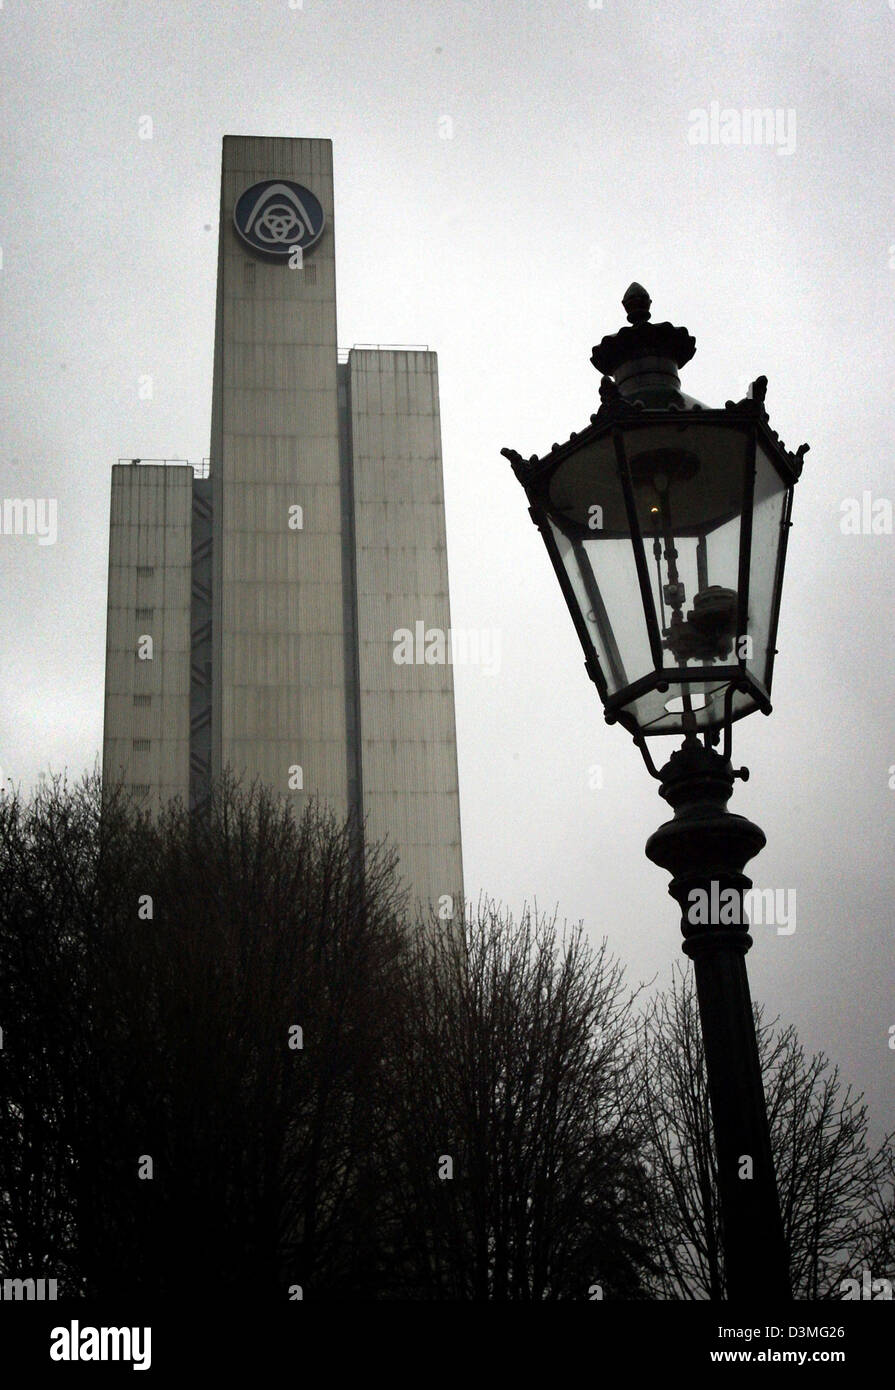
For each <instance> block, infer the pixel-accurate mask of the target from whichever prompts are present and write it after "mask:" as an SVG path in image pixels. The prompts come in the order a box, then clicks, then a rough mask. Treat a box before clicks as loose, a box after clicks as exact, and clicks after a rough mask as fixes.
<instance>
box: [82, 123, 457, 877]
mask: <svg viewBox="0 0 895 1390" xmlns="http://www.w3.org/2000/svg"><path fill="white" fill-rule="evenodd" d="M340 357H344V358H346V360H340ZM449 632H450V608H449V600H448V577H447V556H446V549H445V525H444V494H443V484H442V466H441V438H440V421H439V407H438V373H437V364H436V357H435V354H434V353H431V352H428V351H427V350H425V349H391V348H390V349H372V348H354V349H352V350H351V351H350V352H349V353H347V354H339V352H338V350H337V339H336V291H335V241H334V224H333V180H332V146H331V143H330V141H328V140H293V139H267V138H264V139H261V138H255V137H251V136H227V137H226V138H225V140H224V152H223V169H222V180H221V218H220V240H219V256H218V281H217V320H216V331H215V355H214V384H213V394H212V423H211V453H210V462H209V466H208V476H207V477H201V476H198V477H197V476H194V470H193V468H192V467H190V466H188V465H183V464H180V465H179V466H178V465H177V464H175V463H163V462H162V463H143V462H136V463H126V462H125V463H119V464H118V465H116V466H115V467H114V468H113V476H112V510H111V535H110V547H109V609H108V634H107V654H106V703H105V732H104V749H103V768H104V775H105V777H106V779H107V780H111V781H118V780H123V781H124V782H125V783H126V784H127V785H128V786H129V787H130V788H131V789H132V790H133V791H134V793H135V794H136V795H138V796H141V797H143V798H145V799H147V800H148V801H149V803H150V804H151V805H152V806H153V807H154V808H158V807H159V806H160V805H161V804H162V803H163V802H164V801H165V800H167V799H168V798H170V797H172V796H180V797H181V798H182V799H183V800H184V801H185V802H186V801H187V800H188V801H189V803H190V804H191V805H192V806H194V807H195V806H199V805H200V804H201V802H202V800H203V798H204V797H205V796H207V794H208V790H209V787H210V785H211V781H212V779H213V778H217V777H218V776H219V775H220V774H221V773H222V771H223V770H224V769H226V768H229V769H230V770H231V771H232V772H234V773H235V774H236V775H237V776H240V777H242V778H244V780H245V781H246V782H251V781H252V780H254V779H258V780H260V781H261V782H263V783H265V784H267V785H268V786H269V787H271V788H273V789H275V790H276V791H277V792H279V793H281V794H282V795H283V796H285V797H288V798H290V799H291V800H292V802H293V804H294V806H295V809H296V811H300V810H301V808H302V806H303V805H304V803H305V801H306V800H307V798H308V797H309V796H312V795H314V794H316V795H318V796H319V797H320V799H321V800H322V801H324V802H326V803H327V804H328V805H329V806H331V807H332V809H333V810H334V811H335V813H336V814H337V815H338V816H339V817H340V818H344V817H345V816H346V814H347V813H349V812H354V813H356V814H357V815H359V816H360V817H361V818H364V819H366V823H367V827H368V835H369V836H370V837H371V838H380V837H382V836H385V835H388V837H389V839H390V841H391V843H392V844H393V845H394V846H395V847H396V849H397V850H398V852H399V855H400V872H401V874H402V877H403V878H404V879H405V881H406V883H407V884H408V886H409V887H410V888H411V890H412V892H413V894H414V895H415V896H416V897H417V898H419V899H420V900H422V901H423V902H424V903H426V902H433V903H434V902H436V901H437V900H439V899H441V898H442V897H443V896H444V895H450V896H452V897H454V898H456V896H457V895H458V894H461V895H462V861H461V851H460V812H459V796H458V787H457V756H456V733H455V724H454V690H453V669H452V666H451V664H450V661H449V658H448V654H449V653H450V650H451V647H450V640H449ZM407 633H410V634H413V640H412V641H411V642H408V641H407V640H406V634H407ZM432 633H435V634H437V633H442V634H444V637H445V642H444V644H442V645H439V643H438V641H437V640H432V641H427V640H425V639H427V638H429V635H430V634H432ZM398 634H404V640H402V638H401V636H399V635H398ZM421 637H422V638H423V639H424V640H420V639H421ZM433 652H434V653H435V654H436V655H437V656H444V657H445V658H448V659H444V660H441V659H436V660H435V661H432V654H433ZM408 653H411V654H412V657H413V659H411V660H408V659H407V657H408ZM427 653H428V660H426V659H425V658H426V654H427ZM396 658H398V659H396Z"/></svg>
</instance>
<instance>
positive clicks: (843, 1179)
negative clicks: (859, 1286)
mask: <svg viewBox="0 0 895 1390" xmlns="http://www.w3.org/2000/svg"><path fill="white" fill-rule="evenodd" d="M756 1032H757V1036H758V1048H759V1055H760V1058H761V1064H762V1073H763V1076H764V1084H765V1099H766V1103H767V1107H768V1118H769V1122H770V1128H771V1144H772V1148H773V1153H774V1163H775V1168H776V1173H777V1187H778V1192H779V1196H780V1205H781V1210H782V1215H783V1224H784V1230H785V1234H786V1239H787V1244H788V1246H789V1250H790V1277H791V1282H792V1288H793V1294H794V1297H796V1298H800V1299H835V1298H841V1296H842V1294H841V1291H840V1286H841V1283H842V1281H843V1280H844V1279H846V1278H848V1277H854V1276H855V1275H857V1277H858V1279H860V1277H861V1271H862V1269H864V1268H867V1269H870V1270H871V1271H872V1272H873V1273H874V1274H875V1275H876V1276H877V1277H880V1276H883V1277H884V1276H886V1274H887V1272H888V1275H889V1277H890V1278H891V1277H892V1271H893V1263H895V1242H893V1206H892V1190H893V1178H895V1149H893V1144H892V1141H891V1138H887V1139H885V1140H884V1141H883V1143H882V1144H881V1145H880V1146H879V1147H878V1148H877V1149H876V1150H875V1151H874V1150H871V1149H870V1148H869V1147H868V1142H867V1130H868V1115H867V1107H866V1105H864V1104H863V1103H862V1100H861V1097H860V1096H855V1095H854V1094H853V1092H852V1090H851V1088H850V1087H847V1086H845V1087H844V1086H843V1082H842V1080H841V1078H840V1075H839V1069H838V1067H833V1066H832V1065H831V1063H830V1062H829V1060H828V1059H827V1058H826V1057H825V1056H824V1055H823V1054H822V1053H817V1054H815V1055H814V1056H811V1057H809V1056H807V1055H806V1053H805V1051H804V1048H803V1047H802V1046H801V1044H800V1043H799V1041H798V1037H797V1035H796V1032H795V1029H794V1028H793V1027H791V1026H789V1027H785V1028H779V1027H778V1026H777V1024H776V1023H765V1022H764V1019H763V1015H762V1012H761V1010H760V1009H756ZM637 1055H638V1058H639V1072H640V1084H639V1087H638V1094H637V1105H636V1109H637V1114H638V1118H639V1122H640V1124H641V1126H642V1129H643V1131H644V1133H645V1135H646V1139H647V1143H646V1148H645V1151H644V1152H645V1156H646V1161H647V1165H648V1169H649V1173H650V1178H651V1182H650V1186H649V1192H650V1205H651V1218H650V1219H651V1228H652V1232H653V1241H654V1243H655V1248H656V1250H657V1251H658V1252H660V1258H659V1266H660V1272H659V1274H658V1276H654V1277H653V1279H652V1280H651V1289H652V1291H653V1293H654V1295H655V1296H657V1297H661V1298H712V1299H717V1298H723V1297H724V1296H725V1277H724V1254H723V1245H722V1232H721V1218H720V1210H719V1204H718V1183H717V1166H716V1162H715V1151H714V1140H713V1135H712V1125H711V1112H710V1109H709V1100H708V1087H707V1082H706V1075H705V1063H704V1058H703V1050H702V1035H701V1031H700V1026H699V1009H698V1004H697V1000H696V994H695V989H694V984H693V978H692V973H691V972H689V971H688V970H687V969H686V968H685V967H676V969H675V972H674V975H673V978H672V982H671V986H670V989H669V990H668V991H667V992H666V993H664V994H661V995H659V996H657V997H656V998H655V999H654V1000H653V1001H652V1003H651V1005H650V1007H649V1009H648V1010H647V1011H646V1013H645V1015H644V1016H643V1018H642V1019H641V1021H640V1023H639V1025H638V1046H637ZM757 1292H760V1291H757Z"/></svg>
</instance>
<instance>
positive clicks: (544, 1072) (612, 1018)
mask: <svg viewBox="0 0 895 1390" xmlns="http://www.w3.org/2000/svg"><path fill="white" fill-rule="evenodd" d="M405 1001H406V1002H405V1006H404V1009H403V1010H402V1013H401V1015H400V1018H399V1019H398V1020H396V1024H395V1028H394V1031H393V1045H394V1049H395V1051H394V1060H393V1065H392V1069H391V1074H392V1080H393V1087H394V1089H393V1093H392V1095H391V1096H390V1100H389V1105H388V1114H389V1117H390V1120H391V1128H390V1130H389V1132H388V1134H387V1135H386V1137H385V1142H384V1145H383V1148H384V1151H385V1155H386V1158H385V1161H386V1162H388V1163H390V1164H391V1167H392V1170H393V1172H394V1173H395V1174H396V1175H397V1176H398V1177H399V1180H397V1181H393V1182H392V1183H391V1185H390V1189H389V1190H390V1192H391V1193H392V1194H393V1203H392V1210H391V1216H392V1227H391V1232H390V1244H391V1246H392V1248H393V1249H395V1251H396V1252H403V1260H401V1259H400V1258H396V1263H395V1274H396V1283H395V1287H394V1289H393V1292H395V1293H396V1294H398V1295H402V1294H403V1295H408V1294H413V1295H415V1296H419V1297H428V1298H442V1299H443V1298H448V1299H479V1300H484V1299H494V1300H511V1299H512V1300H541V1299H548V1298H549V1299H555V1298H573V1299H588V1298H600V1297H606V1298H609V1297H637V1296H639V1295H640V1293H641V1287H642V1286H641V1276H640V1267H641V1264H642V1263H643V1261H644V1260H645V1258H646V1250H645V1231H644V1227H643V1222H642V1208H643V1198H642V1188H643V1175H642V1173H641V1170H640V1166H639V1162H638V1154H637V1147H636V1142H635V1140H634V1138H633V1136H632V1131H631V1128H630V1126H629V1124H628V1123H627V1087H628V1083H629V1078H628V1069H627V1062H626V1039H627V1037H628V1033H629V1031H630V1027H631V1001H630V999H629V997H628V996H627V995H626V993H625V992H624V990H623V988H622V972H621V969H620V967H619V966H618V965H617V964H616V963H615V962H614V961H613V960H611V958H610V957H609V956H608V954H607V951H606V947H605V943H604V945H602V946H601V947H600V948H599V949H598V950H597V951H593V950H592V949H591V948H590V947H589V946H588V944H587V942H586V940H585V938H584V936H583V933H582V931H581V929H580V928H579V929H578V930H576V931H572V932H569V933H567V934H566V935H565V936H564V937H563V938H562V939H560V937H559V934H558V932H557V929H556V923H555V920H545V919H538V918H537V917H536V916H534V915H532V914H530V913H529V912H526V913H525V915H524V916H523V918H522V920H521V922H519V923H518V924H516V923H514V922H513V921H512V919H511V918H510V917H509V916H507V915H501V914H500V913H498V912H497V911H496V910H495V909H494V908H493V907H492V906H490V905H488V904H485V905H484V907H483V908H481V909H480V911H479V913H478V915H477V916H475V917H469V918H467V919H466V920H465V921H463V922H461V923H460V924H459V926H451V927H450V928H443V929H442V930H441V932H440V933H434V934H433V929H432V927H431V926H430V925H428V924H425V925H423V926H422V927H421V928H420V930H419V932H418V935H417V938H416V941H415V949H414V951H413V953H412V955H411V957H410V959H409V961H408V966H407V979H406V987H405Z"/></svg>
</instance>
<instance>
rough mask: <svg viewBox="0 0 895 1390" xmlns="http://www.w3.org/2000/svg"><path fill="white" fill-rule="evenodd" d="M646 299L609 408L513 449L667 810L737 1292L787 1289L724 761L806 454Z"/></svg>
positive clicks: (650, 847)
mask: <svg viewBox="0 0 895 1390" xmlns="http://www.w3.org/2000/svg"><path fill="white" fill-rule="evenodd" d="M650 302H651V301H650V298H649V295H648V294H647V293H646V291H645V290H644V289H643V288H642V287H641V286H640V285H637V284H633V285H631V287H630V288H629V289H628V291H627V293H626V294H625V297H624V299H623V300H622V304H623V305H624V308H625V310H626V312H627V317H628V325H629V326H627V327H623V328H621V329H619V331H618V332H617V333H615V334H612V335H611V336H609V337H606V338H604V339H603V341H602V342H601V343H600V344H599V345H598V346H597V347H595V348H594V350H593V355H592V358H591V360H592V362H593V364H594V366H595V367H596V368H597V370H598V371H599V372H600V373H601V376H602V380H601V384H600V402H601V404H600V408H599V410H598V411H597V413H596V414H595V415H592V416H591V417H590V425H589V426H588V428H587V429H585V430H584V431H582V432H581V433H578V434H572V435H571V437H570V438H569V440H568V441H567V442H566V443H564V444H554V445H553V448H552V449H551V450H550V452H549V453H548V454H546V455H545V456H544V457H543V458H539V457H538V456H537V455H533V456H532V457H531V458H529V459H527V460H526V459H523V458H522V456H521V455H520V454H518V453H516V451H515V450H512V449H504V450H502V452H503V454H504V455H505V456H506V457H507V458H508V459H509V460H510V462H511V463H512V465H513V471H514V472H515V474H516V476H517V478H518V479H519V481H520V482H521V483H522V485H523V487H524V488H525V491H526V494H527V496H528V500H529V503H530V514H531V517H532V519H533V521H534V522H535V524H536V526H537V527H538V528H539V530H540V532H541V535H542V536H543V538H544V542H545V544H546V546H547V551H548V554H549V555H550V559H551V561H552V563H553V567H554V569H555V571H556V574H557V577H558V579H559V583H560V587H561V589H562V592H563V595H564V597H565V600H566V602H567V604H568V606H569V611H570V612H571V615H572V621H573V622H574V624H575V628H576V630H577V632H578V636H579V638H580V640H581V644H582V646H583V648H584V653H585V666H586V669H587V671H588V674H589V675H590V677H591V679H592V680H593V681H594V682H595V684H596V686H597V689H598V690H599V693H600V698H601V700H602V702H603V706H604V709H605V714H606V719H607V722H609V723H618V724H621V725H622V727H623V728H625V729H627V731H628V732H629V733H630V734H631V735H632V737H633V738H634V740H635V742H636V743H637V746H638V747H639V749H640V751H641V753H642V755H643V758H644V761H645V763H646V766H647V768H648V770H649V772H650V774H651V775H652V776H653V777H655V778H657V780H658V781H659V782H660V787H659V793H660V795H661V796H662V797H663V798H664V799H665V800H666V801H667V802H668V803H669V804H670V805H671V806H672V807H673V809H674V818H673V819H672V820H670V821H668V822H666V823H665V824H664V825H662V826H661V827H660V828H659V830H657V831H656V833H655V834H654V835H652V836H651V837H650V839H649V841H648V843H647V846H646V853H647V856H648V857H649V858H650V859H651V860H652V861H653V862H654V863H656V864H659V865H661V866H662V867H663V868H665V869H667V870H668V871H669V872H670V873H671V875H672V880H671V884H670V886H669V892H670V893H671V895H672V896H673V897H674V898H675V899H676V901H677V902H678V903H679V905H680V907H681V912H682V921H681V930H682V932H683V936H684V942H683V949H684V951H685V952H686V954H687V955H688V956H690V957H691V958H692V960H693V962H694V969H695V974H696V988H697V995H698V999H699V1009H700V1017H701V1021H702V1032H703V1040H704V1044H705V1055H706V1068H707V1073H708V1083H709V1095H710V1100H711V1106H712V1117H713V1124H714V1130H715V1142H716V1148H717V1155H718V1170H719V1186H720V1197H721V1218H722V1225H723V1234H724V1247H725V1253H726V1265H727V1281H728V1296H729V1297H730V1298H731V1299H741V1298H744V1297H746V1296H753V1297H754V1296H755V1294H756V1293H758V1292H764V1293H766V1294H768V1295H771V1296H776V1297H778V1298H780V1297H783V1298H789V1296H790V1291H789V1276H788V1258H787V1252H786V1246H785V1241H784V1237H783V1227H782V1223H781V1219H780V1211H779V1205H778V1201H777V1191H776V1181H775V1177H774V1166H773V1159H772V1156H771V1146H770V1136H769V1131H768V1122H767V1114H766V1110H765V1102H764V1091H763V1087H762V1080H761V1068H760V1064H759V1059H758V1048H757V1044H756V1038H755V1025H754V1021H753V1016H752V1002H751V999H750V995H749V982H748V978H747V974H746V960H745V955H746V951H748V949H749V947H750V946H751V945H752V938H751V937H750V935H749V931H748V922H747V921H746V919H745V913H744V910H743V895H744V893H745V892H746V890H747V889H748V888H750V887H751V881H750V880H749V879H748V878H747V877H746V876H745V875H744V873H743V869H744V867H745V865H746V863H747V862H748V860H749V859H751V858H752V857H753V856H754V855H755V854H757V853H758V851H759V850H760V849H761V848H762V846H763V845H764V843H765V837H764V834H763V833H762V831H761V830H760V829H759V828H758V826H756V825H753V824H752V823H751V822H750V821H748V820H747V819H746V818H745V817H744V816H739V815H734V814H731V813H730V812H729V811H728V810H727V802H728V800H729V798H730V796H731V794H732V791H733V783H734V779H735V778H736V777H742V778H744V779H745V778H746V777H748V771H747V770H746V769H745V768H742V769H739V770H738V771H734V770H733V768H732V766H731V762H730V753H731V726H732V724H733V723H734V722H735V721H736V720H737V719H741V718H743V717H744V716H745V715H747V714H750V713H752V712H753V711H754V710H761V711H762V712H763V713H764V714H769V713H770V710H771V700H770V696H771V679H772V675H773V667H774V655H775V647H774V642H775V638H776V632H777V619H778V615H779V610H780V593H781V588H782V584H783V567H784V561H785V557H786V538H787V534H788V531H789V527H790V525H791V522H790V512H791V508H792V499H793V489H794V487H795V483H796V481H797V479H798V477H799V475H800V473H801V471H802V461H803V457H804V455H805V453H806V452H807V448H808V446H807V445H806V444H803V445H802V446H801V447H800V448H799V450H798V451H797V452H796V453H795V454H791V453H790V452H789V451H788V450H787V449H785V448H784V446H783V445H782V444H781V442H780V439H779V437H778V435H777V434H776V433H775V432H774V431H773V430H772V429H771V427H770V424H769V422H768V416H767V411H766V410H765V406H764V398H765V389H766V387H767V380H766V378H764V377H759V378H758V379H757V380H756V381H755V382H753V384H752V387H751V388H750V391H749V394H748V396H747V397H746V398H745V399H744V400H741V401H737V402H733V401H728V402H727V404H726V405H725V406H724V408H723V409H718V410H716V409H711V408H709V407H707V406H704V405H702V404H701V403H700V402H699V401H696V400H694V399H693V398H692V397H691V396H687V395H685V394H683V392H682V391H681V389H680V378H679V376H678V370H679V369H680V368H681V367H683V366H684V365H685V364H686V363H687V362H689V361H690V359H691V358H692V356H693V354H694V352H695V351H696V343H695V340H694V339H693V338H692V337H691V335H690V334H689V333H688V332H687V330H686V329H685V328H676V327H674V326H673V325H672V324H670V323H652V322H650ZM669 735H679V736H683V740H684V741H683V744H682V746H681V747H680V749H679V750H678V751H677V752H675V753H673V754H672V756H671V757H670V758H669V759H668V761H667V763H665V765H664V766H662V767H661V768H660V769H657V768H656V765H655V763H654V761H653V758H652V755H651V753H650V750H649V746H648V740H651V739H653V738H655V737H662V736H665V737H667V736H669ZM700 735H701V736H702V739H701V741H700ZM722 740H723V742H722ZM719 744H721V749H720V751H719V749H718V745H719Z"/></svg>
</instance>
